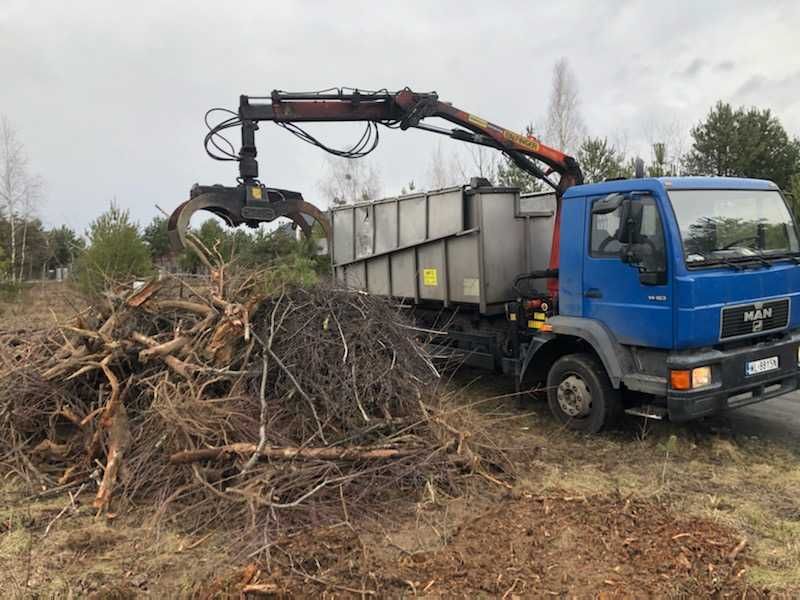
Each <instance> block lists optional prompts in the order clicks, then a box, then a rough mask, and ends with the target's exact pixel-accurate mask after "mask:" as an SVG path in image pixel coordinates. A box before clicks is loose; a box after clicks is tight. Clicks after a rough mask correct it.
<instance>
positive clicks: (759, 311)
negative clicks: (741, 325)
mask: <svg viewBox="0 0 800 600" xmlns="http://www.w3.org/2000/svg"><path fill="white" fill-rule="evenodd" d="M771 318H772V308H761V307H759V306H756V308H755V309H753V310H748V311H745V313H744V322H745V323H750V322H751V321H752V322H755V321H763V320H764V319H771ZM753 331H755V329H754V330H753Z"/></svg>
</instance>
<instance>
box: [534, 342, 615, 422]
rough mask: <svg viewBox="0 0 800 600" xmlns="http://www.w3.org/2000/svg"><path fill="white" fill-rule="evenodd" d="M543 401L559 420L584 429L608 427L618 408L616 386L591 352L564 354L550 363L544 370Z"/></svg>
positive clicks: (613, 419) (613, 420)
mask: <svg viewBox="0 0 800 600" xmlns="http://www.w3.org/2000/svg"><path fill="white" fill-rule="evenodd" d="M547 403H548V405H549V406H550V411H551V412H552V413H553V415H555V417H556V418H557V419H558V420H559V421H560V422H561V423H563V424H564V425H566V426H567V427H569V428H570V429H574V430H576V431H583V432H586V433H597V432H599V431H601V430H602V429H607V428H609V427H611V426H612V425H613V424H614V423H615V422H616V420H617V419H618V418H619V415H620V413H621V412H622V399H621V397H620V392H619V390H615V389H614V388H613V387H612V386H611V381H609V379H608V375H606V371H605V368H603V365H602V364H601V363H600V361H599V360H598V359H597V358H596V357H594V356H592V355H591V354H568V355H567V356H562V357H561V358H559V359H558V360H557V361H556V362H555V363H554V364H553V366H552V367H551V368H550V372H549V373H548V374H547Z"/></svg>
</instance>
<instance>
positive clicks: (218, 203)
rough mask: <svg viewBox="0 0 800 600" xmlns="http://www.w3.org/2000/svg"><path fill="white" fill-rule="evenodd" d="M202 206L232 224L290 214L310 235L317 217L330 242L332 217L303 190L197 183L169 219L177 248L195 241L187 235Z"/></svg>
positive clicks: (253, 224)
mask: <svg viewBox="0 0 800 600" xmlns="http://www.w3.org/2000/svg"><path fill="white" fill-rule="evenodd" d="M200 210H205V211H208V212H210V213H213V214H214V215H216V216H218V217H220V218H221V219H222V220H223V221H225V223H226V224H227V225H228V226H230V227H238V226H239V225H242V224H244V225H247V226H248V227H258V224H259V223H269V222H271V221H274V220H275V219H278V218H280V217H286V218H288V219H291V220H292V221H294V223H295V224H296V225H297V226H298V227H300V229H301V230H302V231H303V234H304V235H305V236H306V237H310V236H311V229H312V226H313V221H317V222H318V223H319V224H320V225H322V228H323V230H324V231H325V237H327V238H328V241H329V242H330V232H331V228H330V222H329V220H328V217H327V216H326V215H325V213H323V212H322V211H321V210H320V209H318V208H317V207H316V206H314V205H313V204H309V203H308V202H306V201H305V200H303V196H302V195H301V194H300V193H299V192H293V191H290V190H280V189H276V188H268V187H266V186H264V185H261V184H258V183H255V184H240V185H237V186H236V187H225V186H222V185H195V186H194V187H193V188H192V191H191V192H190V194H189V200H187V201H186V202H184V203H183V204H181V205H180V206H178V208H176V209H175V210H174V211H173V213H172V214H171V215H170V217H169V221H168V222H167V231H168V234H169V240H170V244H171V245H172V247H173V248H174V249H175V250H178V251H180V250H183V249H184V248H189V247H190V245H191V242H190V241H189V240H187V239H186V234H187V232H188V230H189V222H190V221H191V218H192V215H194V213H196V212H197V211H200Z"/></svg>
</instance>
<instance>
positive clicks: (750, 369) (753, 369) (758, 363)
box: [745, 356, 778, 375]
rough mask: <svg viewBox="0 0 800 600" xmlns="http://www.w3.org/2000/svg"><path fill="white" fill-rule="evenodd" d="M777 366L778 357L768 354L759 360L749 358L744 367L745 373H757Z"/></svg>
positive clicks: (772, 369)
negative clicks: (767, 356)
mask: <svg viewBox="0 0 800 600" xmlns="http://www.w3.org/2000/svg"><path fill="white" fill-rule="evenodd" d="M777 368H778V357H777V356H770V357H769V358H762V359H761V360H751V361H750V362H748V363H747V366H746V367H745V372H746V373H747V375H758V374H759V373H766V372H767V371H774V370H775V369H777Z"/></svg>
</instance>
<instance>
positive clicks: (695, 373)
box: [692, 367, 711, 388]
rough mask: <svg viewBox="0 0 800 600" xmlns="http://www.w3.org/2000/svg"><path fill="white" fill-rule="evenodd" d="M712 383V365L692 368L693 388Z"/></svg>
mask: <svg viewBox="0 0 800 600" xmlns="http://www.w3.org/2000/svg"><path fill="white" fill-rule="evenodd" d="M706 385H711V367H697V368H696V369H692V388H699V387H703V386H706Z"/></svg>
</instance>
